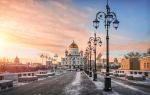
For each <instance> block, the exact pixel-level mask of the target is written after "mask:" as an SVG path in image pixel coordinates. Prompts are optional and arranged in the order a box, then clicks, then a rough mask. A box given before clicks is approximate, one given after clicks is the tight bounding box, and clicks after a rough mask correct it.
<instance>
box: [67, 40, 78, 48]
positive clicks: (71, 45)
mask: <svg viewBox="0 0 150 95" xmlns="http://www.w3.org/2000/svg"><path fill="white" fill-rule="evenodd" d="M69 48H78V45H77V44H76V43H75V42H74V41H73V42H72V43H71V44H70V45H69Z"/></svg>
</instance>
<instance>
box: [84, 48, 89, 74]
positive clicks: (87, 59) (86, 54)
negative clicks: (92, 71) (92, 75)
mask: <svg viewBox="0 0 150 95" xmlns="http://www.w3.org/2000/svg"><path fill="white" fill-rule="evenodd" d="M85 56H86V63H87V70H86V72H87V75H89V52H88V50H87V49H86V50H85Z"/></svg>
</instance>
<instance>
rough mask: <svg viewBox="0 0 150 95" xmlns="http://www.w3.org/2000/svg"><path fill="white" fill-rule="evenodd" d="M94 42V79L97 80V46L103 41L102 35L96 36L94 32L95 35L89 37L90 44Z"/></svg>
mask: <svg viewBox="0 0 150 95" xmlns="http://www.w3.org/2000/svg"><path fill="white" fill-rule="evenodd" d="M91 42H93V45H94V48H93V51H94V70H93V80H94V81H97V69H96V46H97V44H99V45H100V46H101V45H102V41H101V38H100V37H97V36H96V32H95V33H94V37H90V39H89V44H90V43H91Z"/></svg>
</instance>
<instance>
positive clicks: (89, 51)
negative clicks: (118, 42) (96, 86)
mask: <svg viewBox="0 0 150 95" xmlns="http://www.w3.org/2000/svg"><path fill="white" fill-rule="evenodd" d="M86 50H87V51H88V53H89V77H92V66H91V56H92V50H94V47H92V46H91V42H90V41H88V47H87V48H86Z"/></svg>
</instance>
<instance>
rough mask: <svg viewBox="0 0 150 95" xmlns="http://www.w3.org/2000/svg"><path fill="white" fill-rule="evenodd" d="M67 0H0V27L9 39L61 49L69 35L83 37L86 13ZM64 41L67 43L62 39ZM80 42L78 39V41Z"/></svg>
mask: <svg viewBox="0 0 150 95" xmlns="http://www.w3.org/2000/svg"><path fill="white" fill-rule="evenodd" d="M69 2H70V0H63V1H62V0H24V1H19V2H18V0H11V2H10V0H4V1H3V0H2V1H0V10H1V12H0V14H1V16H0V21H1V24H0V28H1V32H3V34H5V35H7V36H9V40H10V41H11V43H18V44H23V45H26V46H29V47H33V48H38V49H40V50H41V51H51V52H59V53H60V54H62V53H63V51H62V49H64V50H65V47H67V46H65V45H68V44H69V43H70V42H71V41H72V40H73V39H74V40H77V39H82V40H83V41H84V40H86V38H87V36H88V31H87V30H85V29H84V28H83V27H82V26H80V25H78V23H83V24H85V23H86V19H87V17H86V14H84V12H81V11H79V10H76V9H75V8H73V7H72V6H70V5H69V4H68V3H69ZM65 42H67V43H65ZM79 44H80V43H79Z"/></svg>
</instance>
